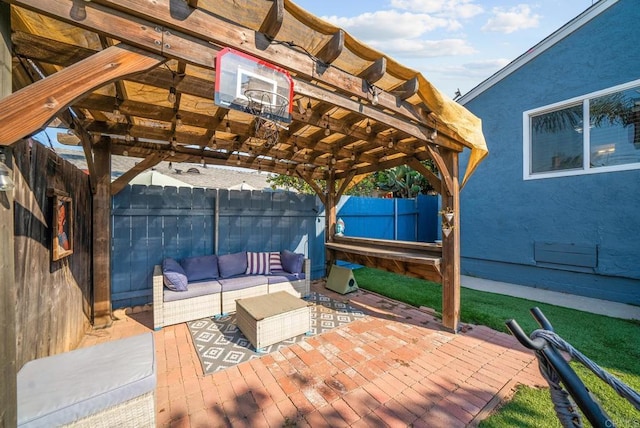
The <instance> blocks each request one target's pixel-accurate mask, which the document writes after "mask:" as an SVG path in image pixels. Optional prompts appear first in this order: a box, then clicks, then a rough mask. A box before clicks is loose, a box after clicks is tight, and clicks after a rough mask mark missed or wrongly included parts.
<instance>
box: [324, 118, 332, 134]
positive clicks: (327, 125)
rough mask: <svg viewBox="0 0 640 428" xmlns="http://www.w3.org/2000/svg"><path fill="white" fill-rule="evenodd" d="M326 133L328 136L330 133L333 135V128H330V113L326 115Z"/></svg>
mask: <svg viewBox="0 0 640 428" xmlns="http://www.w3.org/2000/svg"><path fill="white" fill-rule="evenodd" d="M324 135H326V136H327V137H328V136H329V135H331V129H330V128H329V115H328V114H327V116H326V125H325V128H324Z"/></svg>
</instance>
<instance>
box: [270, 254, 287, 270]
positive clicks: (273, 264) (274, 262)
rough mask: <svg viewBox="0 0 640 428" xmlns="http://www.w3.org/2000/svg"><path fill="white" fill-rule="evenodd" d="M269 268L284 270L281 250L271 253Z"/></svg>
mask: <svg viewBox="0 0 640 428" xmlns="http://www.w3.org/2000/svg"><path fill="white" fill-rule="evenodd" d="M269 269H270V271H271V272H281V271H284V269H283V268H282V262H281V261H280V252H272V253H269Z"/></svg>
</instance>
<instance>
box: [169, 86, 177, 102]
mask: <svg viewBox="0 0 640 428" xmlns="http://www.w3.org/2000/svg"><path fill="white" fill-rule="evenodd" d="M167 101H169V102H170V103H171V104H173V103H175V102H176V88H175V87H174V86H172V87H170V88H169V95H168V96H167Z"/></svg>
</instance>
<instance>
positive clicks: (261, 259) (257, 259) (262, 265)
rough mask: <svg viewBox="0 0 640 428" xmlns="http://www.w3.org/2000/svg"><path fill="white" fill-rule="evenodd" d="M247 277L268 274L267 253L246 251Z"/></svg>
mask: <svg viewBox="0 0 640 428" xmlns="http://www.w3.org/2000/svg"><path fill="white" fill-rule="evenodd" d="M246 273H247V275H266V274H268V273H269V253H252V252H249V251H247V272H246Z"/></svg>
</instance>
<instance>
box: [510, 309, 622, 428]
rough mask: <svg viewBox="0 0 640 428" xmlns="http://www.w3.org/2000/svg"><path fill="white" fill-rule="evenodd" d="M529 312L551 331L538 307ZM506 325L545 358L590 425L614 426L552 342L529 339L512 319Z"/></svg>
mask: <svg viewBox="0 0 640 428" xmlns="http://www.w3.org/2000/svg"><path fill="white" fill-rule="evenodd" d="M531 314H532V315H533V318H534V319H535V320H536V321H537V322H538V324H539V325H540V327H542V328H543V329H545V330H548V331H553V326H552V325H551V323H550V322H549V320H547V318H546V317H545V316H544V314H543V313H542V311H541V310H540V309H539V308H537V307H536V308H532V309H531ZM506 325H507V328H509V330H510V331H511V333H512V334H513V335H514V336H515V337H516V339H518V341H519V342H520V343H521V344H522V345H523V346H525V347H526V348H528V349H531V350H533V351H536V355H537V356H538V358H540V355H542V356H543V357H544V358H545V360H546V361H547V362H548V364H549V366H550V367H551V368H552V369H553V370H554V371H555V372H556V374H557V375H558V378H559V379H560V382H562V384H563V385H564V387H565V388H566V389H567V392H568V393H569V394H570V395H571V397H572V398H573V400H574V401H575V403H576V404H577V405H578V407H580V410H582V413H583V414H584V416H585V417H586V418H587V420H589V422H590V423H591V425H593V426H594V427H598V428H599V427H603V428H611V427H613V426H614V424H613V422H612V421H611V419H610V418H609V416H607V414H606V413H605V412H604V410H603V409H602V408H601V407H600V404H599V403H598V402H596V401H595V400H594V399H593V398H592V397H591V394H590V393H589V390H588V389H587V388H586V387H585V386H584V383H582V380H581V379H580V378H579V377H578V375H577V374H576V373H575V371H573V369H572V368H571V366H570V365H569V364H568V363H567V362H566V361H565V359H564V358H563V357H562V355H561V354H560V352H559V351H558V350H557V349H556V348H555V347H554V346H553V345H552V344H550V343H548V342H547V341H546V340H544V339H541V338H538V339H535V340H531V339H530V338H529V337H528V336H527V335H526V334H525V333H524V331H523V330H522V328H521V327H520V326H519V325H518V323H517V322H516V321H515V320H513V319H511V320H508V321H507V322H506Z"/></svg>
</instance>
